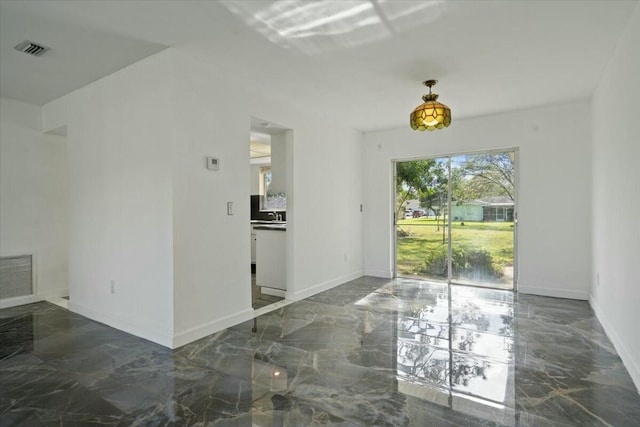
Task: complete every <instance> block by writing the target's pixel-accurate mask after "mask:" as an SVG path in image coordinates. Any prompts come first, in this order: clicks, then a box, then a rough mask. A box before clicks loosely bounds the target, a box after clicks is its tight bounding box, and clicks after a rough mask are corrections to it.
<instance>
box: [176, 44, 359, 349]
mask: <svg viewBox="0 0 640 427" xmlns="http://www.w3.org/2000/svg"><path fill="white" fill-rule="evenodd" d="M171 52H172V54H173V55H174V64H175V72H176V76H175V81H176V83H175V84H176V91H175V94H176V99H175V101H174V106H175V110H174V113H175V120H174V124H175V132H176V134H175V140H176V144H180V143H181V141H182V142H186V143H187V144H186V145H184V146H183V147H182V150H181V151H180V152H181V155H180V156H179V157H180V159H181V160H180V162H176V163H175V164H174V216H175V217H174V239H175V303H174V305H175V334H176V338H175V345H181V344H184V343H186V342H188V341H190V340H193V339H196V338H199V337H201V336H204V335H207V334H209V333H212V332H214V331H216V330H219V329H221V328H223V327H226V326H229V325H231V324H233V323H235V322H237V321H240V320H244V319H247V318H250V317H252V315H253V311H252V310H251V308H250V307H251V294H250V280H251V276H250V269H249V265H250V246H249V239H247V238H246V237H247V236H248V235H249V233H250V227H249V220H250V216H249V214H250V211H249V197H248V196H249V194H250V189H251V184H250V182H249V177H250V170H249V168H250V166H249V161H248V160H249V153H248V149H247V144H248V143H249V134H250V123H251V117H260V118H262V119H264V120H267V121H270V122H274V123H279V124H281V125H282V126H285V127H288V128H291V129H293V132H290V133H288V134H287V137H286V141H285V145H286V150H285V151H286V156H285V157H286V159H285V162H286V163H287V179H286V189H284V191H286V193H287V205H288V208H287V220H288V227H287V250H288V261H289V262H288V269H289V270H288V272H287V277H288V286H289V288H288V291H287V297H288V298H291V299H299V298H304V297H305V296H308V295H310V294H312V293H314V292H319V291H321V290H323V289H326V288H328V287H331V286H335V285H337V284H339V283H342V282H344V281H346V280H349V279H351V278H355V277H359V276H360V275H361V274H362V227H361V221H360V217H359V215H360V213H359V211H358V210H357V206H359V203H361V200H362V169H361V139H360V138H361V136H360V134H359V133H358V132H356V131H353V130H350V129H347V128H344V127H342V126H340V125H337V124H335V122H333V121H332V120H330V118H327V117H321V116H305V115H303V114H302V113H301V111H299V110H297V109H296V108H292V107H291V106H289V105H286V104H283V103H280V102H279V101H278V100H276V99H273V98H270V97H268V96H265V95H263V94H262V93H261V92H260V90H259V88H248V87H247V85H246V82H243V81H236V80H234V79H233V78H231V77H228V76H223V75H219V73H218V71H217V70H216V69H215V67H213V66H211V65H208V64H205V63H203V62H201V61H199V60H197V59H195V58H192V57H190V56H188V55H186V54H184V53H182V52H180V51H177V50H171ZM212 76H215V78H212ZM219 100H223V101H219ZM205 155H213V156H217V157H220V165H221V166H220V171H219V172H215V173H211V172H208V171H206V170H203V169H202V167H200V164H201V159H202V158H203V156H205ZM327 165H329V167H327ZM227 201H232V202H234V206H235V214H234V215H233V216H227V215H226V202H227ZM327 212H330V213H331V214H330V215H328V214H327ZM345 253H346V258H347V260H346V261H345V259H344V258H345V257H344V254H345Z"/></svg>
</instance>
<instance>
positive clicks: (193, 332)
mask: <svg viewBox="0 0 640 427" xmlns="http://www.w3.org/2000/svg"><path fill="white" fill-rule="evenodd" d="M253 317H254V311H253V309H251V308H248V309H246V310H242V311H241V312H239V313H234V314H230V315H229V316H225V317H222V318H220V319H216V320H213V321H211V322H207V323H203V324H202V325H199V326H195V327H193V328H189V329H187V330H185V331H182V332H178V333H176V334H174V335H173V343H172V348H178V347H182V346H183V345H185V344H189V343H190V342H193V341H196V340H199V339H200V338H204V337H206V336H208V335H211V334H215V333H216V332H219V331H221V330H223V329H226V328H229V327H231V326H233V325H237V324H238V323H242V322H246V321H247V320H251V319H253Z"/></svg>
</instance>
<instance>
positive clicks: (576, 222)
mask: <svg viewBox="0 0 640 427" xmlns="http://www.w3.org/2000/svg"><path fill="white" fill-rule="evenodd" d="M505 90H508V88H505ZM451 107H452V110H453V113H454V114H455V106H451ZM408 114H409V113H407V115H408ZM513 147H518V148H519V192H518V207H519V226H518V238H519V244H518V249H517V250H518V259H519V280H518V289H519V291H520V292H524V293H534V294H540V295H549V296H557V297H568V298H578V299H587V298H588V294H589V283H590V277H589V263H590V235H589V231H590V214H589V212H590V206H591V190H590V186H591V180H590V172H591V170H590V161H591V156H590V134H589V104H588V102H587V101H583V102H574V103H569V104H563V105H550V106H545V107H541V108H536V109H531V110H525V111H516V112H510V113H505V114H499V115H492V116H486V117H479V118H473V119H466V120H456V119H455V115H454V119H453V122H452V123H451V126H450V127H449V128H447V129H444V130H437V131H433V132H416V131H413V130H411V128H410V127H409V125H407V126H406V127H402V128H398V129H391V130H385V131H379V132H371V133H368V134H365V144H364V164H365V166H364V168H365V183H366V186H365V200H366V211H367V215H366V217H365V245H364V246H365V248H366V249H365V250H366V253H365V272H366V274H371V275H376V276H383V277H389V276H391V274H392V269H393V265H392V263H393V261H392V254H393V240H392V222H393V213H392V212H393V206H394V203H393V201H392V194H393V186H392V160H394V159H410V158H421V157H434V156H440V155H445V154H449V153H464V152H474V151H482V150H489V149H496V148H505V149H506V148H513ZM576 212H579V213H580V214H578V215H576V214H575V213H576Z"/></svg>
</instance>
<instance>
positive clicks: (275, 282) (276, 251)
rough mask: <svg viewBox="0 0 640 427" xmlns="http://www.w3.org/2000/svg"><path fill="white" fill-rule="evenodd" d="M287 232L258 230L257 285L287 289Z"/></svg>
mask: <svg viewBox="0 0 640 427" xmlns="http://www.w3.org/2000/svg"><path fill="white" fill-rule="evenodd" d="M286 242H287V232H286V230H285V229H284V228H282V229H280V230H273V229H272V230H268V229H267V230H264V229H260V228H258V230H256V285H257V286H265V287H268V288H273V289H281V290H287V245H286Z"/></svg>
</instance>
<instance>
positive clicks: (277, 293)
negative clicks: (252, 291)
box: [260, 286, 287, 298]
mask: <svg viewBox="0 0 640 427" xmlns="http://www.w3.org/2000/svg"><path fill="white" fill-rule="evenodd" d="M260 292H261V293H263V294H265V295H271V296H274V297H280V298H284V297H286V294H287V292H286V291H283V290H282V289H274V288H268V287H266V286H260Z"/></svg>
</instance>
